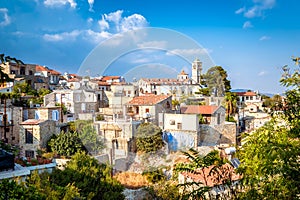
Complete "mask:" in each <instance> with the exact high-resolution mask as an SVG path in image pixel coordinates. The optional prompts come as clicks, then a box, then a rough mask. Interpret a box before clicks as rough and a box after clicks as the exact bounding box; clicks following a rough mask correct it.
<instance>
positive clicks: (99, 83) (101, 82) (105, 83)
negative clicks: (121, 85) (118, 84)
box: [98, 81, 111, 86]
mask: <svg viewBox="0 0 300 200" xmlns="http://www.w3.org/2000/svg"><path fill="white" fill-rule="evenodd" d="M98 85H100V86H101V85H103V86H106V85H111V84H110V83H107V82H104V81H98Z"/></svg>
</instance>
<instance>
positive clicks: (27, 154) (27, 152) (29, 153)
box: [25, 150, 34, 158]
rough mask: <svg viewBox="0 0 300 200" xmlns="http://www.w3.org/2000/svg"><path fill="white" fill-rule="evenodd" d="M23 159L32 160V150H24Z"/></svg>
mask: <svg viewBox="0 0 300 200" xmlns="http://www.w3.org/2000/svg"><path fill="white" fill-rule="evenodd" d="M25 157H30V158H34V151H32V150H26V151H25Z"/></svg>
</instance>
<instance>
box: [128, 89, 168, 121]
mask: <svg viewBox="0 0 300 200" xmlns="http://www.w3.org/2000/svg"><path fill="white" fill-rule="evenodd" d="M126 112H127V115H128V116H129V117H132V118H133V119H138V120H143V119H144V120H148V121H151V122H153V123H154V124H156V125H158V114H159V113H163V112H164V113H170V112H172V96H167V95H153V94H148V95H144V96H138V97H134V98H133V99H132V100H131V101H129V102H128V103H127V104H126Z"/></svg>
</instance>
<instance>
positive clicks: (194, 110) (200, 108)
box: [180, 105, 218, 115]
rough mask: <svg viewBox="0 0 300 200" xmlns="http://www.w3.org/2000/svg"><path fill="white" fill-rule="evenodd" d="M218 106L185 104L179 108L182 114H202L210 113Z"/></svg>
mask: <svg viewBox="0 0 300 200" xmlns="http://www.w3.org/2000/svg"><path fill="white" fill-rule="evenodd" d="M217 108H218V106H206V105H187V106H182V107H181V108H180V111H181V113H184V114H204V115H211V114H213V113H214V112H215V111H216V110H217Z"/></svg>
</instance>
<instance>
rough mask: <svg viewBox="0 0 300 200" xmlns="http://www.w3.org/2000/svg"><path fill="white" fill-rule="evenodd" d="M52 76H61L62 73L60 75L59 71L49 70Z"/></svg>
mask: <svg viewBox="0 0 300 200" xmlns="http://www.w3.org/2000/svg"><path fill="white" fill-rule="evenodd" d="M49 72H50V74H52V75H60V74H61V73H59V72H58V71H55V70H53V69H49Z"/></svg>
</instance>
